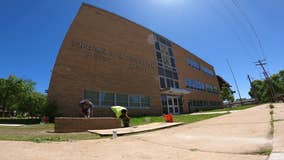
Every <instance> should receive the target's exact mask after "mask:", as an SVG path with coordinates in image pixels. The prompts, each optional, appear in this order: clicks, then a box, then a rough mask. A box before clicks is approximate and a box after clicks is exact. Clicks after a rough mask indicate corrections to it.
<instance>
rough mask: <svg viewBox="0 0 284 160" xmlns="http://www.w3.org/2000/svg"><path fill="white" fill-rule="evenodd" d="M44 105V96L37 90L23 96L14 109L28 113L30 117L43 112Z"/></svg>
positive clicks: (40, 114)
mask: <svg viewBox="0 0 284 160" xmlns="http://www.w3.org/2000/svg"><path fill="white" fill-rule="evenodd" d="M45 106H46V96H45V95H43V94H41V93H38V92H32V93H29V94H26V95H25V96H24V98H23V99H22V101H20V102H19V105H18V107H17V108H16V110H17V111H18V112H20V113H28V115H29V116H31V117H39V116H42V115H43V114H44V111H45Z"/></svg>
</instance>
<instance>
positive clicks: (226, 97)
mask: <svg viewBox="0 0 284 160" xmlns="http://www.w3.org/2000/svg"><path fill="white" fill-rule="evenodd" d="M221 96H222V98H223V101H229V102H233V101H234V95H233V93H232V91H231V89H230V87H229V86H227V85H223V86H222V88H221Z"/></svg>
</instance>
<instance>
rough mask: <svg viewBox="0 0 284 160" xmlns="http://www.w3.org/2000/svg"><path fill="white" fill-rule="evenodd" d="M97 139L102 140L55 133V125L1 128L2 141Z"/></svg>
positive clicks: (85, 133) (80, 134) (88, 136)
mask: <svg viewBox="0 0 284 160" xmlns="http://www.w3.org/2000/svg"><path fill="white" fill-rule="evenodd" d="M97 138H100V136H98V135H96V134H91V133H88V132H80V133H54V124H36V125H25V126H20V127H6V126H0V140H14V141H32V142H52V141H57V142H58V141H72V140H87V139H97Z"/></svg>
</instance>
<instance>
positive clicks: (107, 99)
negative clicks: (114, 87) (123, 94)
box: [100, 92, 114, 106]
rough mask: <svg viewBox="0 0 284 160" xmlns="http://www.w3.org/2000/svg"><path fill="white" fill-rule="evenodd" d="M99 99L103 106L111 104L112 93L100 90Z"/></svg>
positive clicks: (112, 99)
mask: <svg viewBox="0 0 284 160" xmlns="http://www.w3.org/2000/svg"><path fill="white" fill-rule="evenodd" d="M100 101H101V105H103V106H113V105H114V93H107V92H100Z"/></svg>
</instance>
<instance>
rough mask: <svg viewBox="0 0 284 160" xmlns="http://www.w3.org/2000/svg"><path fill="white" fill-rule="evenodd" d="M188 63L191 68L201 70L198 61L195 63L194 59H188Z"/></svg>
mask: <svg viewBox="0 0 284 160" xmlns="http://www.w3.org/2000/svg"><path fill="white" fill-rule="evenodd" d="M186 62H187V64H188V65H190V66H191V67H193V68H195V69H197V70H199V68H200V66H199V64H198V63H197V62H196V61H194V60H192V59H190V58H186Z"/></svg>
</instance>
